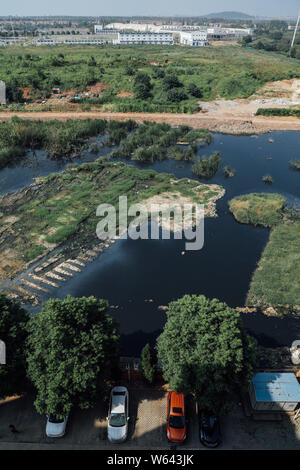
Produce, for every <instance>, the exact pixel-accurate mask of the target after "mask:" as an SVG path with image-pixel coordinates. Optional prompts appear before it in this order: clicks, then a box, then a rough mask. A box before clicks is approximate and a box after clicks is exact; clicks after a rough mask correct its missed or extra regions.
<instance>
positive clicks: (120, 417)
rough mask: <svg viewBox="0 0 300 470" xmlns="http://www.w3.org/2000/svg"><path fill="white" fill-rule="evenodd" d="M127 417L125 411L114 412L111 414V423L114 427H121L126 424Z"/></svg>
mask: <svg viewBox="0 0 300 470" xmlns="http://www.w3.org/2000/svg"><path fill="white" fill-rule="evenodd" d="M125 423H126V419H125V414H124V413H112V414H111V416H110V420H109V424H110V426H113V427H114V428H120V427H121V426H125Z"/></svg>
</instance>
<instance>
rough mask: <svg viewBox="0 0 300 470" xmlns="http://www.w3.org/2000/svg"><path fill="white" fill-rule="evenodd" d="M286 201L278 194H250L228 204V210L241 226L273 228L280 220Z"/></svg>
mask: <svg viewBox="0 0 300 470" xmlns="http://www.w3.org/2000/svg"><path fill="white" fill-rule="evenodd" d="M285 204H286V200H285V198H284V197H283V196H280V195H279V194H264V193H251V194H245V195H243V196H238V197H236V198H234V199H232V200H231V201H230V202H229V209H230V211H231V212H232V214H233V215H234V217H235V219H236V220H237V221H238V222H240V223H242V224H251V225H255V226H256V225H262V226H264V227H274V226H275V225H277V224H278V223H280V222H281V220H282V216H283V214H282V209H283V208H284V206H285Z"/></svg>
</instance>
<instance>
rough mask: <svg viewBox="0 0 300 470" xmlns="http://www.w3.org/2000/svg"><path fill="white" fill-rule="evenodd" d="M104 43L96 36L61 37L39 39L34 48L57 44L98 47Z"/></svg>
mask: <svg viewBox="0 0 300 470" xmlns="http://www.w3.org/2000/svg"><path fill="white" fill-rule="evenodd" d="M104 43H105V41H104V40H103V39H101V38H99V37H97V36H92V35H90V36H67V37H66V36H62V37H56V38H52V37H51V38H45V37H41V38H39V39H37V41H36V42H35V44H36V46H57V45H59V44H68V45H70V44H92V45H95V46H99V45H102V44H104Z"/></svg>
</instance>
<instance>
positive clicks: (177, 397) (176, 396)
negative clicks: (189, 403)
mask: <svg viewBox="0 0 300 470" xmlns="http://www.w3.org/2000/svg"><path fill="white" fill-rule="evenodd" d="M174 408H181V409H182V411H183V409H184V395H183V393H176V392H171V410H170V413H171V414H172V415H179V416H181V415H182V413H178V412H176V411H174Z"/></svg>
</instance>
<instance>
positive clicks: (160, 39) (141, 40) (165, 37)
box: [114, 31, 174, 45]
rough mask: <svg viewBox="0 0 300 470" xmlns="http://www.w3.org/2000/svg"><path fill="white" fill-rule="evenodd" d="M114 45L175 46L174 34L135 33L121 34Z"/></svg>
mask: <svg viewBox="0 0 300 470" xmlns="http://www.w3.org/2000/svg"><path fill="white" fill-rule="evenodd" d="M114 44H157V45H172V44H174V37H173V33H165V32H160V33H150V32H146V31H145V32H143V33H134V32H120V33H118V39H117V40H116V41H114Z"/></svg>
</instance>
